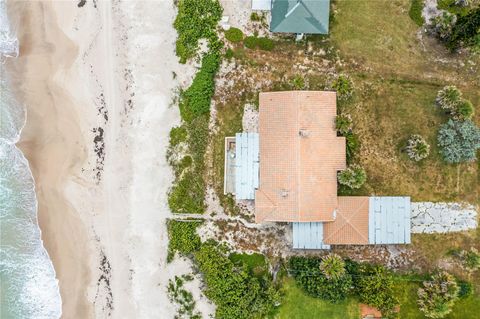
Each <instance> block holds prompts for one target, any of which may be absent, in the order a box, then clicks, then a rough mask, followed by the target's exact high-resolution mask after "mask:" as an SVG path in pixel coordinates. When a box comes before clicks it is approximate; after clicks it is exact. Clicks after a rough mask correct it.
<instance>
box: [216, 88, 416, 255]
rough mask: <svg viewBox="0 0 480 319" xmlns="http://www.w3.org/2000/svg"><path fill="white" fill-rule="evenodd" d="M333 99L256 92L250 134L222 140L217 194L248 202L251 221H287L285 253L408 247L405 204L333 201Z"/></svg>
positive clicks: (337, 143)
mask: <svg viewBox="0 0 480 319" xmlns="http://www.w3.org/2000/svg"><path fill="white" fill-rule="evenodd" d="M336 114H337V110H336V93H335V92H325V91H285V92H268V93H260V97H259V123H258V133H237V134H236V136H235V137H227V138H226V140H225V193H232V194H234V195H235V197H236V199H237V200H242V199H243V200H253V201H255V220H256V222H257V223H262V222H290V223H292V228H293V243H292V245H293V247H294V248H298V249H329V248H330V245H369V244H408V243H410V198H409V197H381V196H371V197H369V196H337V173H338V171H341V170H343V169H345V168H346V166H347V164H346V141H345V138H344V137H339V136H337V132H336V129H335V124H334V123H335V117H336Z"/></svg>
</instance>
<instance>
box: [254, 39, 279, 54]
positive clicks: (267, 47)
mask: <svg viewBox="0 0 480 319" xmlns="http://www.w3.org/2000/svg"><path fill="white" fill-rule="evenodd" d="M257 45H258V48H259V49H260V50H263V51H272V50H273V48H274V47H275V43H274V42H273V41H272V39H269V38H266V37H259V38H257Z"/></svg>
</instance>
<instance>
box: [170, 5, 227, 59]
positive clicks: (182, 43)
mask: <svg viewBox="0 0 480 319" xmlns="http://www.w3.org/2000/svg"><path fill="white" fill-rule="evenodd" d="M177 6H178V14H177V17H176V18H175V22H174V23H173V26H174V27H175V29H176V30H177V32H178V38H177V42H176V54H177V56H178V57H180V63H185V62H187V60H188V59H189V58H191V57H193V56H194V55H195V53H196V51H197V49H198V40H200V39H202V38H205V39H208V41H209V44H210V46H211V47H218V46H219V45H220V44H219V41H218V38H217V35H216V33H215V28H216V25H217V23H218V21H220V18H221V17H222V12H223V9H222V6H221V5H220V3H219V2H218V0H178V3H177Z"/></svg>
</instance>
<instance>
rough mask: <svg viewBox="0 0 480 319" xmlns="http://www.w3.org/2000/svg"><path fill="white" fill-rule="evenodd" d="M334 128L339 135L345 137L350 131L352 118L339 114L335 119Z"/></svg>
mask: <svg viewBox="0 0 480 319" xmlns="http://www.w3.org/2000/svg"><path fill="white" fill-rule="evenodd" d="M335 128H336V129H337V132H338V133H340V135H343V136H345V135H347V134H348V133H349V132H351V131H352V117H351V116H350V115H349V114H340V115H337V117H336V118H335Z"/></svg>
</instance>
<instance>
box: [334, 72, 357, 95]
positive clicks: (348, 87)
mask: <svg viewBox="0 0 480 319" xmlns="http://www.w3.org/2000/svg"><path fill="white" fill-rule="evenodd" d="M332 88H333V89H334V90H335V91H337V97H338V98H339V99H340V100H348V99H350V98H351V97H352V96H353V81H352V79H350V77H349V76H348V75H345V74H340V75H339V76H338V77H337V78H336V79H335V80H334V81H333V83H332Z"/></svg>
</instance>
